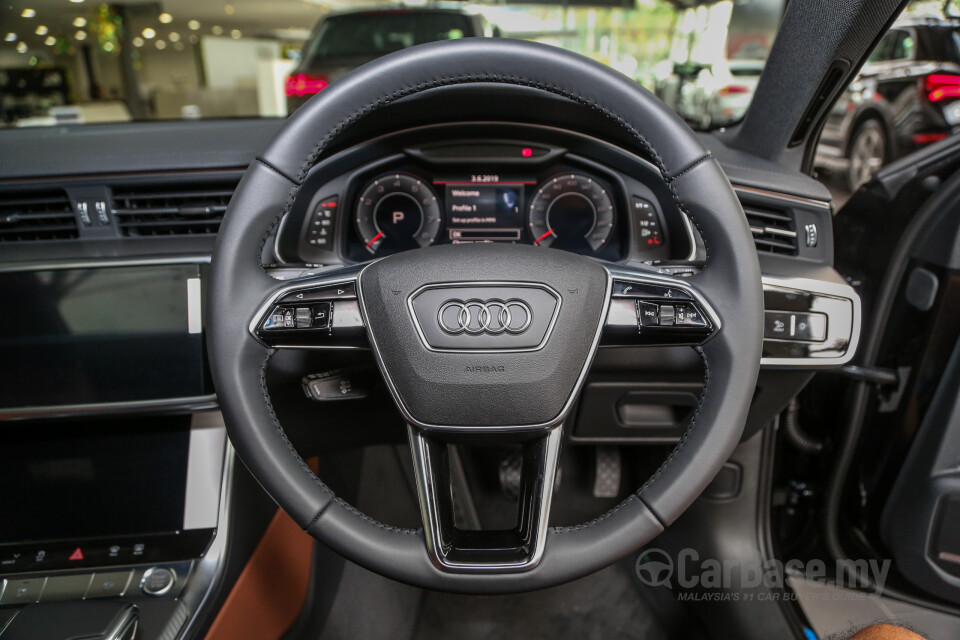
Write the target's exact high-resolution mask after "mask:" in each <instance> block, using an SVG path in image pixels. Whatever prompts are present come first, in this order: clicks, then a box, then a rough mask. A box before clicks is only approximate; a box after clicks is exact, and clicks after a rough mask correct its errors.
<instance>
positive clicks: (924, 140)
mask: <svg viewBox="0 0 960 640" xmlns="http://www.w3.org/2000/svg"><path fill="white" fill-rule="evenodd" d="M948 135H950V134H948V133H944V132H939V133H915V134H913V143H914V144H930V143H932V142H940V141H941V140H943V139H945V138H946V137H947V136H948Z"/></svg>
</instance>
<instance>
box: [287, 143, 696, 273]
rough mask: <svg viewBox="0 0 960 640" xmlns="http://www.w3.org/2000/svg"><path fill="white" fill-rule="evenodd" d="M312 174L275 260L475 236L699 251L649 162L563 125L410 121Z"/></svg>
mask: <svg viewBox="0 0 960 640" xmlns="http://www.w3.org/2000/svg"><path fill="white" fill-rule="evenodd" d="M364 151H366V153H365V152H364ZM371 154H373V155H375V156H376V158H375V159H373V160H369V159H367V157H365V156H369V155H371ZM307 182H308V184H307V185H305V189H304V191H306V192H307V193H309V194H311V195H310V196H309V201H308V202H306V203H294V205H293V207H292V208H291V211H290V213H289V215H287V216H285V217H284V220H283V224H282V225H281V226H280V229H279V231H278V233H277V236H276V239H275V247H276V255H277V258H278V259H279V260H280V261H281V262H285V263H302V264H330V263H357V262H364V261H368V260H370V259H372V258H378V257H382V256H386V255H390V254H393V253H397V252H401V251H406V250H410V249H416V248H419V247H426V246H430V245H437V244H466V243H477V242H504V243H514V244H527V245H534V246H537V247H543V248H547V247H549V248H553V249H561V250H566V251H571V252H575V253H579V254H583V255H589V256H592V257H596V258H600V259H604V260H608V261H623V260H631V261H642V262H649V263H659V262H668V261H684V260H686V261H689V260H693V259H694V258H696V249H697V236H696V234H695V232H694V230H693V227H692V225H691V224H690V222H689V220H688V219H687V217H686V216H685V215H684V214H683V213H681V212H679V211H677V209H676V207H666V206H663V202H664V198H665V197H666V198H669V194H668V193H665V192H664V187H663V181H662V179H661V178H660V177H659V175H658V173H657V170H656V168H655V167H654V166H653V165H652V164H650V163H649V162H647V161H645V160H643V159H641V158H639V157H637V156H632V155H631V154H628V153H625V152H623V151H622V150H619V149H615V148H613V147H608V146H607V145H605V144H604V143H601V142H599V141H597V140H595V139H592V138H588V137H586V136H579V135H577V134H574V133H571V132H568V131H558V130H552V129H549V128H545V127H544V128H540V127H523V128H522V130H511V127H510V126H508V125H493V124H489V125H483V124H477V125H474V126H466V127H465V126H453V125H448V126H436V127H429V128H423V129H418V130H410V131H405V132H401V133H399V134H395V135H391V136H387V137H385V138H382V139H378V140H375V141H373V142H372V143H370V145H369V148H368V149H363V148H361V149H353V150H351V151H349V152H347V153H345V154H343V155H341V156H335V157H334V158H333V159H332V160H331V162H330V163H329V164H328V165H327V166H324V167H320V168H319V169H318V170H317V171H316V172H315V174H311V176H309V177H308V179H307Z"/></svg>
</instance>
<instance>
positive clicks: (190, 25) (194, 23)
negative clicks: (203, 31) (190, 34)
mask: <svg viewBox="0 0 960 640" xmlns="http://www.w3.org/2000/svg"><path fill="white" fill-rule="evenodd" d="M187 27H188V28H189V29H190V30H191V31H196V30H197V29H199V28H200V22H199V21H198V20H191V21H189V22H188V23H187Z"/></svg>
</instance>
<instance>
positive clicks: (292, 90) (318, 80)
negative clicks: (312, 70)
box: [283, 73, 330, 98]
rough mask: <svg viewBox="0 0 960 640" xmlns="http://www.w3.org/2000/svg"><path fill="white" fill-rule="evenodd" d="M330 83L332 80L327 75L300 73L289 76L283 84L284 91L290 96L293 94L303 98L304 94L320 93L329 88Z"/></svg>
mask: <svg viewBox="0 0 960 640" xmlns="http://www.w3.org/2000/svg"><path fill="white" fill-rule="evenodd" d="M328 84H330V82H329V79H328V78H327V76H325V75H311V74H307V73H298V74H296V75H292V76H287V81H286V82H285V83H284V84H283V92H284V93H285V94H287V97H288V98H290V97H292V96H297V97H298V98H302V97H303V96H312V95H313V94H315V93H320V92H321V91H323V90H324V89H326V88H327V85H328Z"/></svg>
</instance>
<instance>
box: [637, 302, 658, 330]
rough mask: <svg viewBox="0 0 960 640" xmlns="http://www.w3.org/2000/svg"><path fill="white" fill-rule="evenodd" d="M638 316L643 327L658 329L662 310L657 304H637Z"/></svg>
mask: <svg viewBox="0 0 960 640" xmlns="http://www.w3.org/2000/svg"><path fill="white" fill-rule="evenodd" d="M637 305H638V307H637V314H638V316H639V317H640V326H641V327H656V326H658V325H659V324H660V308H659V307H658V306H657V303H655V302H642V301H641V302H639V303H637Z"/></svg>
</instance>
